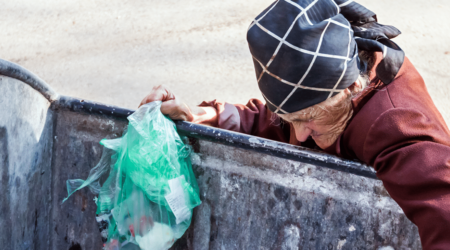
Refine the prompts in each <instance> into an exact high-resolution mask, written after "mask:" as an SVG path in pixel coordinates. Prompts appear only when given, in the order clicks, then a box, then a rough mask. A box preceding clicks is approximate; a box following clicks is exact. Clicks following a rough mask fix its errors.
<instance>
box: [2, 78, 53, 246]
mask: <svg viewBox="0 0 450 250" xmlns="http://www.w3.org/2000/svg"><path fill="white" fill-rule="evenodd" d="M49 105H50V103H49V102H48V101H47V99H46V98H44V97H43V96H42V95H41V94H40V93H39V92H37V91H35V90H34V89H32V88H31V87H29V86H28V85H27V84H24V83H22V82H20V81H18V80H15V79H12V78H9V77H4V76H0V107H1V109H0V176H1V178H0V187H1V192H2V194H1V195H0V209H1V210H0V213H1V216H0V225H1V227H0V246H1V248H2V249H48V246H49V238H48V235H49V234H50V230H49V217H50V213H51V208H52V207H51V205H50V200H51V190H50V189H51V185H50V184H51V177H52V171H51V167H50V166H51V160H52V140H51V137H52V133H53V111H52V110H49V109H48V108H49Z"/></svg>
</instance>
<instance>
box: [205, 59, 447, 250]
mask: <svg viewBox="0 0 450 250" xmlns="http://www.w3.org/2000/svg"><path fill="white" fill-rule="evenodd" d="M380 55H381V54H379V53H378V54H377V58H378V60H377V63H376V64H375V67H374V68H373V69H372V73H371V76H372V77H371V83H370V85H369V87H368V88H366V89H365V90H364V91H363V92H362V93H361V94H359V95H358V96H356V97H355V98H354V99H353V101H352V102H353V109H354V113H353V118H352V119H351V120H350V122H349V124H348V125H347V128H346V129H345V130H344V132H343V133H342V135H341V136H340V137H339V139H338V140H337V141H336V143H335V144H334V145H333V146H331V147H330V148H328V149H326V151H327V152H329V153H332V154H335V155H338V156H341V157H344V158H348V159H355V158H356V159H359V160H361V161H362V162H364V163H366V164H368V165H371V166H373V167H374V169H375V170H376V171H377V176H378V178H379V179H380V180H382V181H383V184H384V186H385V188H386V190H387V191H388V192H389V194H390V195H391V197H392V198H393V199H394V200H395V201H396V202H397V203H398V204H399V205H400V207H401V208H402V209H403V211H404V213H405V214H406V216H407V217H408V218H409V219H410V220H411V221H412V222H413V223H414V224H416V225H417V226H418V228H419V234H420V238H421V241H422V246H423V248H424V249H443V250H444V249H446V250H448V249H450V131H449V129H448V127H447V125H446V124H445V122H444V119H443V118H442V116H441V114H440V113H439V111H438V110H437V108H436V106H435V105H434V103H433V101H432V100H431V97H430V95H429V94H428V91H427V88H426V86H425V83H424V81H423V79H422V77H421V76H420V74H419V73H418V72H417V70H416V69H415V68H414V66H413V65H412V64H411V62H410V61H409V60H408V58H405V62H404V63H403V66H402V68H401V69H400V71H399V73H398V74H397V76H396V78H395V80H394V81H393V82H392V83H391V84H389V85H387V86H385V85H384V84H383V83H382V82H381V80H379V79H378V78H377V77H376V73H375V68H376V65H377V64H378V62H379V60H380V58H381V57H380ZM202 105H203V106H213V107H215V108H216V109H217V110H218V112H219V127H221V128H225V129H230V130H234V131H237V132H242V133H247V134H252V135H256V136H260V137H264V138H268V139H273V140H278V141H282V142H289V143H291V144H297V145H299V142H298V141H297V140H296V139H295V134H294V133H293V132H292V131H291V129H292V128H291V126H290V125H289V124H287V123H285V124H283V123H281V122H280V119H279V118H278V117H276V116H275V115H273V114H272V113H271V112H270V111H269V110H268V109H267V108H266V106H265V105H264V103H262V102H261V101H259V100H256V99H252V100H250V101H249V102H248V103H247V105H245V106H244V105H234V106H233V105H231V104H227V103H219V102H216V101H213V102H210V103H203V104H202Z"/></svg>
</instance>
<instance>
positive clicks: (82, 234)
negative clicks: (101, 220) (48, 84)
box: [51, 110, 127, 250]
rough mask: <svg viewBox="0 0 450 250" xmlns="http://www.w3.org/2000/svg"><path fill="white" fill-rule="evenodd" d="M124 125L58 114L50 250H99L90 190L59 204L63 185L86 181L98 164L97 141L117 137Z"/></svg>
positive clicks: (95, 117)
mask: <svg viewBox="0 0 450 250" xmlns="http://www.w3.org/2000/svg"><path fill="white" fill-rule="evenodd" d="M126 124H127V123H126V122H125V121H124V120H117V119H116V120H114V119H111V118H107V117H104V116H101V115H87V114H82V113H76V112H71V111H67V110H58V112H57V115H56V121H55V132H54V133H55V136H54V142H53V143H54V150H53V162H52V170H53V180H52V197H53V200H52V207H53V213H52V220H51V229H52V235H51V242H52V248H51V249H54V250H61V249H71V248H72V249H73V250H75V249H76V250H79V249H101V247H102V242H101V237H100V233H99V230H98V226H97V223H96V220H95V211H96V209H97V206H96V205H95V203H94V201H93V199H94V195H93V194H92V193H91V192H90V191H89V189H88V188H86V189H82V190H80V191H78V192H76V193H75V194H74V195H73V196H72V197H70V199H69V200H67V201H66V202H65V203H64V204H62V205H61V202H62V200H63V199H64V198H65V197H67V189H66V181H67V180H68V179H83V178H86V177H87V176H88V174H89V171H90V170H91V168H93V167H94V166H95V165H96V164H97V162H98V161H99V159H100V157H101V154H102V147H101V145H100V144H99V141H100V140H101V139H103V138H114V137H118V136H120V135H121V134H122V132H123V130H124V126H125V125H126Z"/></svg>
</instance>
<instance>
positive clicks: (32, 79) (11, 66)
mask: <svg viewBox="0 0 450 250" xmlns="http://www.w3.org/2000/svg"><path fill="white" fill-rule="evenodd" d="M0 75H3V76H7V77H11V78H14V79H17V80H20V81H22V82H24V83H26V84H28V85H29V86H30V87H32V88H33V89H35V90H36V91H38V92H39V93H41V95H43V96H44V97H45V98H47V100H48V101H49V102H51V103H52V102H54V101H56V100H58V97H59V95H58V93H56V91H55V90H53V89H52V87H50V86H49V85H48V84H47V83H45V81H44V80H42V79H41V78H39V77H38V76H37V75H35V74H33V73H32V72H30V71H29V70H27V69H25V68H24V67H22V66H20V65H18V64H15V63H12V62H9V61H5V60H3V59H0Z"/></svg>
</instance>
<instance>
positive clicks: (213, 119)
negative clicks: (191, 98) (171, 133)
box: [189, 107, 217, 126]
mask: <svg viewBox="0 0 450 250" xmlns="http://www.w3.org/2000/svg"><path fill="white" fill-rule="evenodd" d="M190 111H191V115H192V118H191V120H189V121H190V122H193V123H197V124H204V125H209V126H217V112H216V109H214V108H213V107H194V108H192V109H190Z"/></svg>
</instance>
